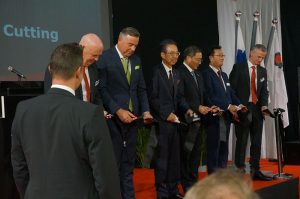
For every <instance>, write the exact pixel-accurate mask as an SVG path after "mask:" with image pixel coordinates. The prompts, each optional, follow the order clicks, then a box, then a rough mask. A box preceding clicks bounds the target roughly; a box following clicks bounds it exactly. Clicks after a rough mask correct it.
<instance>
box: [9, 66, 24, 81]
mask: <svg viewBox="0 0 300 199" xmlns="http://www.w3.org/2000/svg"><path fill="white" fill-rule="evenodd" d="M7 70H8V71H10V72H12V73H15V74H16V75H18V76H19V77H20V78H23V79H26V77H25V75H23V74H22V73H20V72H19V71H17V70H16V69H14V68H13V67H12V66H8V68H7Z"/></svg>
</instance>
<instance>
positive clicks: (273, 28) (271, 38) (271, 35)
mask: <svg viewBox="0 0 300 199" xmlns="http://www.w3.org/2000/svg"><path fill="white" fill-rule="evenodd" d="M277 23H278V20H277V19H276V18H275V19H273V20H272V27H271V31H270V36H269V40H268V46H267V55H266V57H265V60H264V62H265V66H266V65H267V63H268V61H269V57H270V50H271V46H272V42H273V37H274V32H275V29H276V25H277Z"/></svg>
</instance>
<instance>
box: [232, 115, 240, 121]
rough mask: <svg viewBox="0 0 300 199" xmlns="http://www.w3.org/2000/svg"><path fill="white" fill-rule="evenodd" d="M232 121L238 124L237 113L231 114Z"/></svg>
mask: <svg viewBox="0 0 300 199" xmlns="http://www.w3.org/2000/svg"><path fill="white" fill-rule="evenodd" d="M232 117H233V120H234V121H236V122H240V118H239V115H238V114H237V113H234V114H232Z"/></svg>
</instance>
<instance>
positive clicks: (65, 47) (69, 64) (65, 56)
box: [49, 43, 83, 90]
mask: <svg viewBox="0 0 300 199" xmlns="http://www.w3.org/2000/svg"><path fill="white" fill-rule="evenodd" d="M82 54H83V50H82V47H81V46H80V45H79V44H77V43H66V44H62V45H59V46H58V47H56V48H55V49H54V51H53V52H52V54H51V58H50V63H49V69H50V72H51V74H52V84H63V85H67V86H69V87H71V88H73V89H74V90H76V89H77V88H78V87H79V85H80V82H81V79H82V74H81V67H82V63H83V58H82Z"/></svg>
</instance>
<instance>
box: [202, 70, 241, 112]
mask: <svg viewBox="0 0 300 199" xmlns="http://www.w3.org/2000/svg"><path fill="white" fill-rule="evenodd" d="M222 78H223V81H224V83H225V86H226V90H225V89H224V85H223V83H222V82H221V81H220V79H219V77H218V75H217V74H216V73H215V72H214V71H213V70H212V69H211V68H210V67H208V68H207V69H206V70H205V71H203V79H204V84H205V89H206V91H207V93H208V97H209V99H210V100H211V103H212V104H213V105H216V106H218V107H220V108H221V109H223V110H224V111H225V114H226V112H228V111H227V108H228V106H229V104H232V105H239V104H240V100H239V99H238V98H237V97H236V95H235V93H234V91H233V90H232V88H231V86H230V83H229V80H228V77H227V74H226V73H224V72H222ZM214 118H217V117H214Z"/></svg>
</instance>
